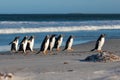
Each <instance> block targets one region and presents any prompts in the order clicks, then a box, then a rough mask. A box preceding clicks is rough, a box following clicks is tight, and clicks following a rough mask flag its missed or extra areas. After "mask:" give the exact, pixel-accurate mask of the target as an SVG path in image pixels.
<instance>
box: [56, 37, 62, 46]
mask: <svg viewBox="0 0 120 80" xmlns="http://www.w3.org/2000/svg"><path fill="white" fill-rule="evenodd" d="M61 37H62V35H59V36H58V37H57V38H56V41H55V45H54V48H57V45H58V41H59V40H60V38H61Z"/></svg>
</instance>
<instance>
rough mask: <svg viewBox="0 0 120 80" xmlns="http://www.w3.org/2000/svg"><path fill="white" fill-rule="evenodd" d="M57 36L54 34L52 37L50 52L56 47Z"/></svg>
mask: <svg viewBox="0 0 120 80" xmlns="http://www.w3.org/2000/svg"><path fill="white" fill-rule="evenodd" d="M55 36H56V35H55V34H53V35H52V36H51V37H50V43H49V47H48V49H49V50H50V51H52V50H53V47H54V45H55V40H56V38H55Z"/></svg>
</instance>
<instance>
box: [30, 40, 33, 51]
mask: <svg viewBox="0 0 120 80" xmlns="http://www.w3.org/2000/svg"><path fill="white" fill-rule="evenodd" d="M33 46H34V39H32V41H31V42H30V48H31V50H33Z"/></svg>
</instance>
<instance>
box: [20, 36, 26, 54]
mask: <svg viewBox="0 0 120 80" xmlns="http://www.w3.org/2000/svg"><path fill="white" fill-rule="evenodd" d="M27 42H28V37H27V36H25V37H24V38H23V40H22V41H21V42H20V47H19V51H23V52H24V53H26V47H27Z"/></svg>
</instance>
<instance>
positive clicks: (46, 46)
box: [44, 39, 50, 51]
mask: <svg viewBox="0 0 120 80" xmlns="http://www.w3.org/2000/svg"><path fill="white" fill-rule="evenodd" d="M49 42H50V40H49V39H48V40H47V41H46V43H45V49H44V50H45V51H46V50H47V49H48V46H49Z"/></svg>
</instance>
